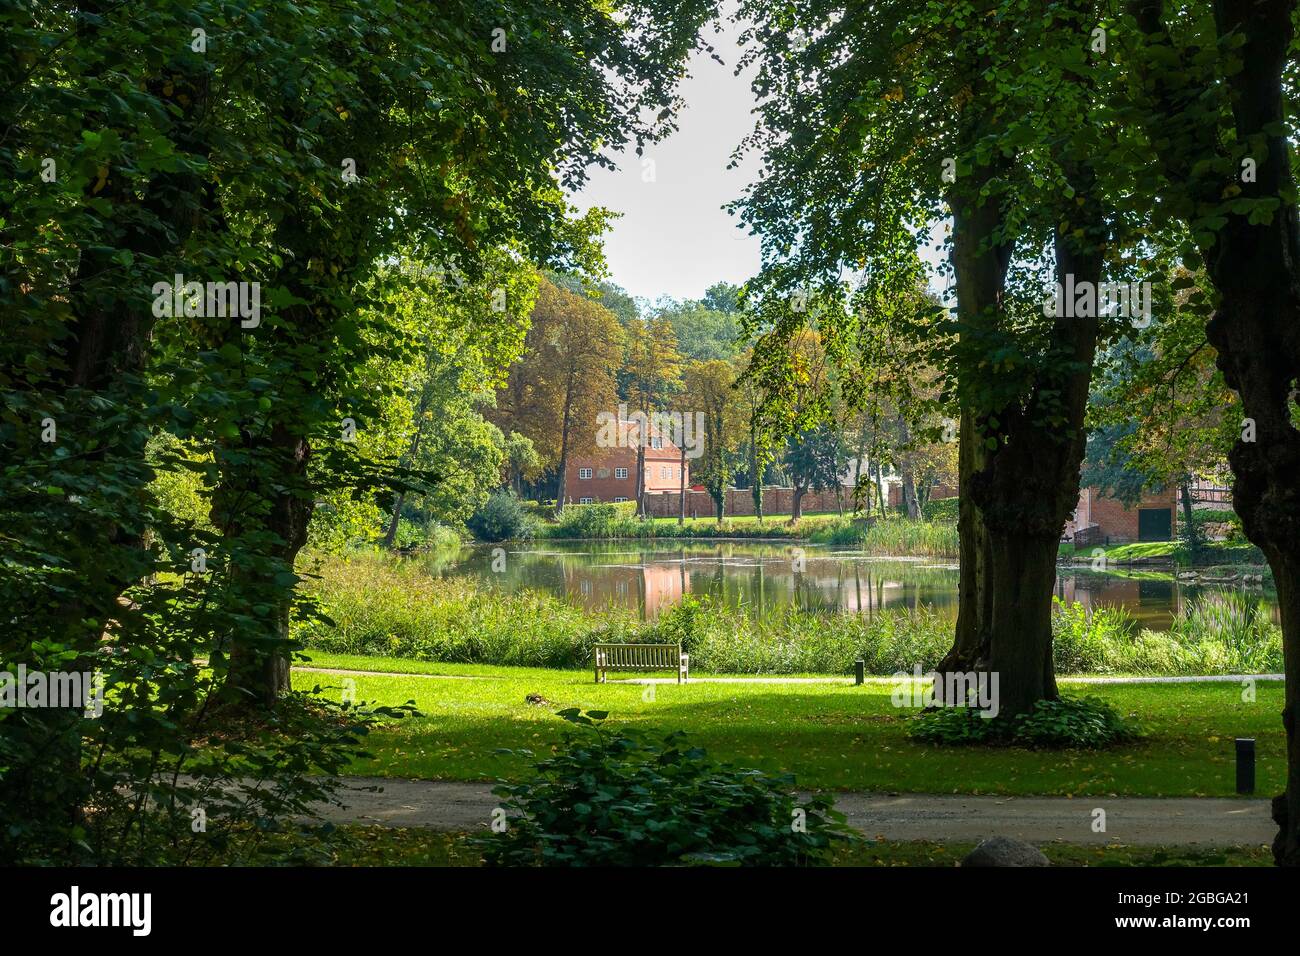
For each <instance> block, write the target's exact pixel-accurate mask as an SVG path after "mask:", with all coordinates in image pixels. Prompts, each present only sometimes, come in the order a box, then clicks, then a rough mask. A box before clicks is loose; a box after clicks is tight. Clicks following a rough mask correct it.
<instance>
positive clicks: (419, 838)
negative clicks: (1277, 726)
mask: <svg viewBox="0 0 1300 956" xmlns="http://www.w3.org/2000/svg"><path fill="white" fill-rule="evenodd" d="M343 829H344V831H345V833H346V835H347V836H348V837H349V838H350V840H349V842H350V846H346V847H343V848H341V849H339V850H338V851H337V853H336V855H335V859H334V861H333V865H335V866H430V867H433V866H455V867H470V866H481V865H482V860H481V859H480V857H479V855H478V853H477V852H476V851H475V850H474V849H473V848H472V847H470V846H469V844H468V841H467V837H468V834H465V833H443V832H440V831H437V830H417V829H397V828H390V827H379V826H351V827H344V828H343ZM973 849H974V845H973V844H970V843H938V842H931V841H912V840H906V841H888V840H877V841H873V842H870V843H864V844H863V845H861V846H854V847H847V848H844V849H842V850H839V851H838V852H837V853H836V855H835V857H834V858H833V861H832V865H834V866H844V867H848V866H943V867H948V866H955V865H956V864H957V863H958V861H960V860H961V859H962V857H964V856H965V855H966V854H967V853H969V852H970V851H971V850H973ZM1039 849H1041V850H1042V851H1043V855H1044V856H1046V857H1047V858H1048V859H1049V860H1051V861H1052V864H1053V865H1054V866H1271V865H1272V863H1273V859H1272V855H1271V854H1270V852H1269V850H1268V848H1267V847H1262V846H1260V847H1251V846H1243V847H1224V848H1216V849H1197V848H1192V847H1158V846H1154V847H1153V846H1122V845H1116V846H1078V845H1074V844H1069V843H1045V844H1043V845H1042V846H1040V847H1039Z"/></svg>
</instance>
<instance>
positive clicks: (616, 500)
mask: <svg viewBox="0 0 1300 956" xmlns="http://www.w3.org/2000/svg"><path fill="white" fill-rule="evenodd" d="M620 501H627V499H626V498H615V499H614V504H618V503H619V502H620Z"/></svg>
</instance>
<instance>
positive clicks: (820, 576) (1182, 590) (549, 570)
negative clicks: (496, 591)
mask: <svg viewBox="0 0 1300 956" xmlns="http://www.w3.org/2000/svg"><path fill="white" fill-rule="evenodd" d="M501 547H502V549H503V551H504V556H503V555H502V554H501V553H500V552H496V553H494V549H493V548H492V547H491V546H474V547H469V548H464V549H462V550H461V551H460V552H458V553H457V554H455V555H454V556H445V557H442V558H439V559H436V560H429V567H430V570H431V571H432V572H433V573H435V574H440V575H449V576H455V575H468V576H470V577H473V578H475V579H476V580H478V581H479V582H481V583H483V584H487V585H490V586H493V587H498V588H503V589H505V590H513V589H517V588H532V589H536V590H542V591H548V592H550V593H551V594H554V595H556V596H557V597H561V598H564V599H565V600H567V601H570V602H571V603H573V604H576V605H580V606H583V607H587V608H591V609H598V608H603V607H606V606H608V605H611V604H613V605H620V606H623V607H630V608H634V609H636V610H637V611H639V612H640V613H641V614H642V616H644V617H647V618H652V617H654V616H656V615H657V614H659V613H660V612H661V611H662V610H663V609H664V608H666V607H669V606H671V605H673V604H676V603H678V602H679V601H681V600H682V597H683V596H684V595H687V594H691V595H696V596H704V595H707V596H708V597H709V598H710V599H711V600H713V601H714V602H715V603H718V604H724V605H729V606H733V607H739V608H743V609H745V610H747V611H749V612H751V613H754V614H764V613H768V612H771V611H772V610H774V609H777V608H782V607H785V606H789V605H794V606H796V607H798V608H800V609H803V610H807V611H810V612H822V613H824V612H827V611H841V612H846V613H859V614H874V613H876V612H877V611H879V610H880V609H882V608H899V609H905V608H918V607H929V608H931V609H933V610H935V611H938V612H940V613H945V614H949V615H952V616H956V613H957V565H956V563H955V562H953V561H946V560H936V559H931V558H898V557H880V556H876V555H870V554H867V553H865V552H862V551H855V550H852V549H850V548H839V547H833V546H829V545H815V544H809V543H806V542H800V543H797V544H784V543H775V542H731V541H726V542H717V541H699V542H680V543H679V542H668V541H661V542H642V541H612V542H541V543H538V544H537V545H535V546H530V545H521V544H517V543H510V544H505V545H502V546H501ZM799 549H802V550H801V552H800V550H799ZM494 566H495V568H497V569H499V570H494ZM1211 587H1212V586H1210V585H1201V586H1197V585H1187V584H1184V583H1181V582H1178V581H1176V580H1175V579H1174V577H1173V575H1169V574H1154V573H1152V572H1150V571H1146V572H1143V573H1140V574H1136V573H1124V572H1117V573H1109V574H1097V573H1093V572H1090V571H1086V570H1074V569H1069V568H1066V567H1062V568H1061V570H1060V572H1059V574H1058V576H1057V580H1056V593H1057V594H1058V595H1059V596H1060V597H1061V598H1062V599H1063V600H1065V601H1078V602H1079V603H1081V604H1083V605H1085V606H1088V607H1098V606H1102V605H1109V606H1114V607H1122V608H1124V609H1125V610H1127V611H1128V612H1129V614H1130V615H1132V616H1133V617H1134V618H1135V619H1136V620H1137V621H1138V622H1139V625H1140V626H1142V627H1147V628H1151V629H1152V630H1166V629H1168V627H1169V623H1170V620H1171V619H1172V617H1173V615H1174V613H1175V612H1176V610H1177V609H1178V608H1179V607H1181V606H1182V603H1183V602H1185V601H1187V600H1188V599H1189V598H1190V597H1191V596H1192V595H1194V594H1197V593H1199V592H1202V591H1205V590H1208V589H1210V588H1211ZM1252 593H1254V594H1259V593H1260V592H1259V591H1258V590H1255V591H1253V592H1252ZM1260 600H1261V601H1262V602H1263V603H1264V604H1265V605H1267V606H1268V608H1267V610H1268V613H1270V615H1271V616H1272V617H1273V619H1274V620H1276V619H1277V618H1276V608H1275V607H1273V606H1272V605H1273V602H1272V600H1271V594H1269V592H1264V593H1263V595H1262V596H1261V597H1260Z"/></svg>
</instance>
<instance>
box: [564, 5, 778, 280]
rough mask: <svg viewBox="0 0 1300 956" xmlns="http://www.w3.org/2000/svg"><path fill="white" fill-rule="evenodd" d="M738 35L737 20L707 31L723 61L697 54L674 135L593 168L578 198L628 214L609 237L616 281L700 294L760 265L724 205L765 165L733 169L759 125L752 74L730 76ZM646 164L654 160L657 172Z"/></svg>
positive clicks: (754, 245)
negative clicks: (612, 166)
mask: <svg viewBox="0 0 1300 956" xmlns="http://www.w3.org/2000/svg"><path fill="white" fill-rule="evenodd" d="M728 6H729V5H728ZM737 36H738V31H737V30H736V28H735V27H734V25H732V24H730V23H725V22H724V24H723V32H722V33H720V34H716V35H715V34H714V33H713V32H712V29H711V28H706V31H705V38H706V39H707V40H708V42H709V43H711V44H712V45H713V48H714V50H715V51H716V52H717V54H718V55H719V56H720V57H721V58H722V60H723V62H724V63H725V64H726V65H725V66H723V65H720V64H719V63H718V62H717V61H716V60H713V59H711V58H710V57H709V55H708V54H707V53H705V52H703V51H699V52H697V53H696V54H695V56H694V57H693V58H692V59H691V61H690V65H689V70H690V74H691V75H690V77H689V78H688V79H686V80H684V81H683V82H682V85H681V94H682V97H683V99H684V100H685V101H686V107H685V108H684V109H683V110H682V112H681V113H680V114H679V115H678V120H677V123H678V130H677V132H676V133H674V134H673V135H672V136H670V137H669V138H668V139H666V140H664V141H663V142H661V143H658V144H656V145H651V146H647V147H646V150H645V154H644V156H637V155H636V153H635V152H634V151H633V150H631V149H629V150H627V151H626V152H625V153H622V154H619V155H618V156H616V157H615V159H616V161H617V162H618V164H619V169H617V170H614V171H610V170H605V169H593V170H592V174H591V178H590V180H589V181H588V183H587V185H586V187H585V188H584V189H583V190H582V192H580V193H578V194H577V195H576V196H575V197H574V203H575V205H577V206H578V208H579V209H581V210H586V209H587V208H589V207H591V206H605V207H606V208H608V209H611V210H614V211H615V212H621V213H623V217H622V218H621V219H618V220H616V221H615V222H614V224H613V227H612V228H611V230H610V231H609V232H608V233H606V235H605V256H606V259H607V260H608V262H609V269H610V273H611V278H612V280H613V281H614V282H616V283H617V284H618V285H621V286H622V287H623V288H624V289H626V290H627V291H628V292H629V293H630V294H631V295H634V296H641V297H644V298H647V299H650V300H651V301H653V300H654V299H656V298H658V297H659V296H660V295H670V296H672V297H673V298H676V299H684V298H690V299H698V298H699V297H700V296H702V295H703V294H704V290H705V289H707V288H708V287H709V286H711V285H713V283H715V282H718V281H719V280H726V281H727V282H734V283H736V284H739V283H741V282H744V281H745V280H746V279H748V278H749V277H750V276H752V275H754V274H755V273H756V272H757V271H758V266H759V245H758V239H757V238H756V237H750V236H746V235H745V234H744V233H743V232H742V231H741V230H740V229H738V228H736V220H735V218H734V217H732V216H730V215H728V214H727V213H726V212H725V211H724V210H723V209H722V208H721V206H722V204H723V203H725V202H729V201H730V200H733V199H739V198H740V196H741V192H742V191H743V189H744V188H745V186H746V185H747V184H748V183H749V182H751V181H752V180H753V179H754V178H755V176H756V175H757V169H758V163H757V160H756V159H755V158H752V157H751V158H747V160H746V162H745V163H744V164H742V165H741V166H740V167H739V168H737V169H733V170H728V169H727V168H726V167H727V163H728V162H729V160H730V158H731V151H732V150H733V149H735V148H736V146H737V145H739V143H740V141H741V139H742V138H743V137H744V136H745V134H746V133H748V132H749V131H750V130H751V129H752V128H753V122H754V118H753V117H752V116H751V115H750V110H751V109H753V106H754V97H753V94H752V93H751V91H750V88H749V77H750V74H751V73H752V71H747V72H746V73H745V74H742V75H740V76H735V75H734V74H733V70H734V69H735V66H736V63H737V62H738V61H739V59H740V49H739V47H737V46H736V38H737ZM646 161H653V163H654V166H653V171H651V169H650V168H649V167H648V166H643V163H646ZM652 172H653V175H652ZM643 179H653V181H651V182H645V181H643Z"/></svg>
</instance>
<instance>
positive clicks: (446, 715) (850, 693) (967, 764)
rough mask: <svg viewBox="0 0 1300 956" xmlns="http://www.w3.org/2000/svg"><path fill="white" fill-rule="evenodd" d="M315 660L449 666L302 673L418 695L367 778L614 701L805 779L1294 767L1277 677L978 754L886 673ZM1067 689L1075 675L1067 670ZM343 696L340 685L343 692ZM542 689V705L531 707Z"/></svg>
mask: <svg viewBox="0 0 1300 956" xmlns="http://www.w3.org/2000/svg"><path fill="white" fill-rule="evenodd" d="M312 657H313V664H314V665H315V666H325V667H329V666H334V667H357V666H358V663H361V664H362V665H368V666H369V667H372V668H384V669H392V670H395V671H403V672H405V673H410V674H415V673H419V672H424V673H443V674H448V675H454V676H450V677H448V678H446V679H428V678H421V677H415V676H409V677H408V676H389V675H379V674H375V675H366V676H358V677H350V678H344V677H341V676H338V675H327V674H313V673H307V672H296V673H295V675H294V684H295V686H297V687H301V688H310V687H312V686H313V685H315V684H321V685H322V686H325V687H329V686H333V687H342V682H343V681H344V680H345V679H346V680H351V681H354V682H355V690H356V694H357V696H358V698H359V699H362V700H375V701H380V702H383V703H388V704H396V703H402V702H405V701H407V700H414V701H415V703H416V705H417V706H418V708H419V709H420V711H421V712H422V714H423V716H421V717H418V718H414V719H412V720H409V721H404V722H400V723H397V724H394V725H392V726H389V727H385V728H382V729H380V730H378V731H377V732H376V733H375V734H374V735H373V736H372V738H371V748H370V749H371V750H372V751H373V752H374V754H375V756H374V758H373V759H371V760H366V761H364V762H361V763H359V764H357V765H356V768H355V769H356V772H357V773H359V774H374V775H381V776H399V777H413V778H423V779H452V780H482V779H494V778H498V777H502V778H506V779H521V778H523V777H524V776H525V775H526V774H527V772H528V761H527V760H525V759H524V758H522V757H508V756H501V755H498V754H496V753H494V751H496V750H497V749H498V748H520V747H526V748H533V749H535V750H538V751H545V749H546V748H547V747H548V746H549V745H550V744H552V743H555V742H557V741H558V740H559V737H560V732H561V730H562V729H563V728H564V726H565V725H564V723H563V721H561V720H559V719H558V718H556V717H555V716H554V711H555V710H559V709H562V708H565V707H581V708H583V709H595V710H606V711H609V712H610V715H611V717H610V719H611V720H612V721H615V722H628V723H631V724H637V725H641V726H656V727H662V728H674V729H682V730H686V731H688V732H690V733H691V735H692V737H693V738H694V740H695V741H696V742H697V743H699V744H701V745H703V746H705V747H707V748H708V749H709V751H710V752H711V753H712V754H714V755H715V756H717V757H719V758H721V759H725V760H729V761H733V762H735V763H738V764H741V765H745V766H752V767H759V768H763V769H766V770H789V771H793V772H794V773H795V774H796V775H797V776H798V780H799V783H800V784H801V785H802V786H807V787H811V788H818V789H821V788H826V789H842V790H857V789H861V790H887V791H888V790H897V791H920V792H931V793H1007V794H1059V795H1075V794H1078V795H1083V794H1089V795H1105V794H1113V795H1130V796H1230V795H1232V793H1233V760H1234V756H1233V738H1234V737H1255V738H1257V740H1258V744H1257V747H1258V759H1259V768H1258V792H1259V793H1260V794H1272V793H1275V792H1278V791H1279V790H1280V789H1281V787H1282V780H1283V773H1284V769H1285V756H1284V753H1283V737H1282V726H1281V721H1280V719H1279V717H1278V714H1279V713H1280V712H1281V709H1282V684H1281V683H1280V682H1276V683H1273V682H1261V683H1260V684H1259V685H1258V699H1257V700H1256V701H1255V702H1254V703H1244V702H1243V701H1242V700H1241V689H1240V687H1239V686H1238V685H1236V684H1233V683H1217V684H1216V683H1202V684H1166V685H1155V684H1139V685H1120V686H1113V685H1111V686H1106V685H1102V686H1091V687H1087V688H1086V689H1084V688H1076V689H1075V692H1076V693H1090V694H1096V695H1097V696H1099V697H1103V698H1105V699H1106V700H1108V701H1110V702H1111V703H1112V704H1114V705H1115V706H1116V707H1117V708H1119V709H1120V710H1121V712H1123V713H1125V714H1135V715H1137V717H1138V719H1139V721H1140V723H1141V724H1142V725H1143V726H1144V727H1145V729H1146V730H1147V731H1148V734H1149V736H1148V738H1147V739H1146V740H1144V741H1142V742H1141V743H1138V744H1133V745H1128V746H1124V747H1120V748H1116V749H1113V750H1109V751H1105V752H1101V753H1096V752H1090V751H1064V752H1047V751H1029V750H1022V749H1010V748H1008V749H998V750H979V751H971V750H964V749H954V748H936V747H927V746H921V745H918V744H915V743H913V742H912V741H910V740H909V739H908V737H907V735H906V726H905V725H906V718H907V715H908V714H909V713H910V711H908V710H903V709H899V708H895V707H894V706H893V705H892V702H891V700H890V691H891V688H890V686H889V685H888V684H876V685H871V684H868V685H866V686H863V687H853V686H846V685H827V684H766V685H759V684H704V683H692V684H687V685H684V686H678V685H676V684H666V685H658V686H656V687H655V688H654V693H653V698H652V699H651V697H650V694H649V692H648V689H647V688H646V687H642V686H638V685H631V684H618V683H609V684H603V685H598V684H595V683H594V682H593V680H592V675H591V674H590V673H587V672H585V671H554V670H541V669H535V668H497V667H486V666H482V665H477V666H476V665H444V664H424V665H420V664H418V663H416V662H412V661H397V660H388V659H382V658H368V659H357V658H340V657H335V656H332V655H327V654H320V653H313V654H312ZM1062 687H1063V688H1064V689H1065V690H1066V691H1067V692H1069V691H1070V684H1069V681H1062ZM336 692H338V691H336ZM529 694H541V695H542V696H543V697H544V698H545V699H546V700H547V701H548V702H549V703H548V704H547V705H544V706H535V705H532V704H529V703H527V702H526V700H525V697H526V696H527V695H529Z"/></svg>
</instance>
